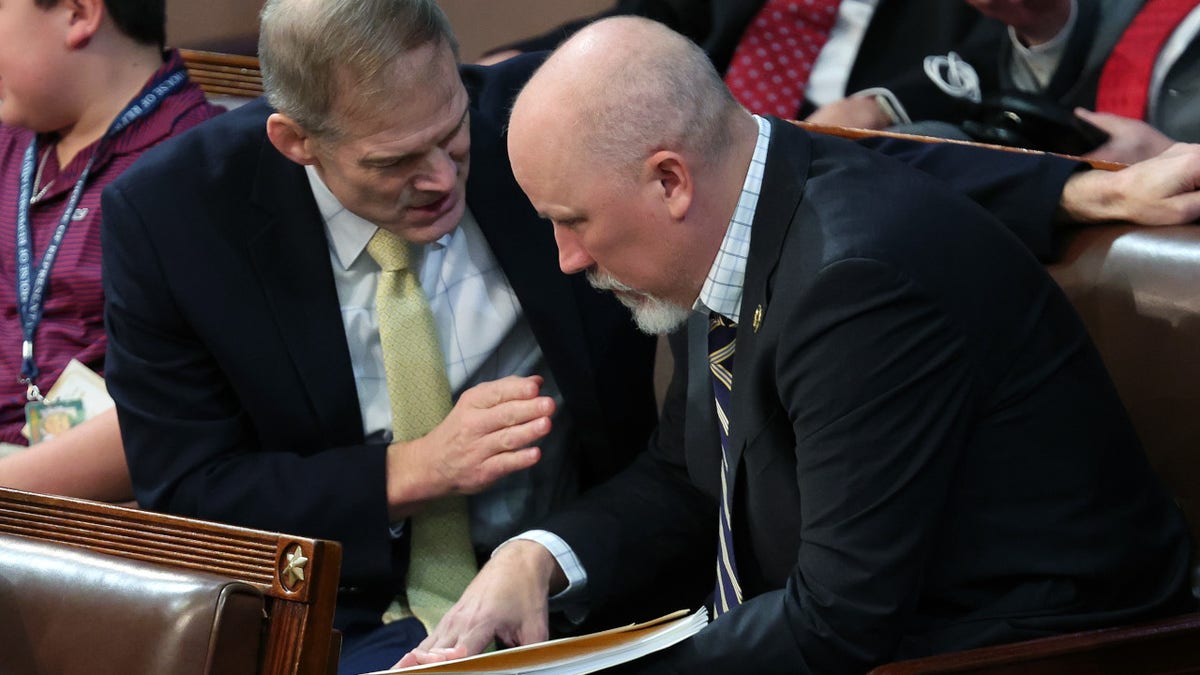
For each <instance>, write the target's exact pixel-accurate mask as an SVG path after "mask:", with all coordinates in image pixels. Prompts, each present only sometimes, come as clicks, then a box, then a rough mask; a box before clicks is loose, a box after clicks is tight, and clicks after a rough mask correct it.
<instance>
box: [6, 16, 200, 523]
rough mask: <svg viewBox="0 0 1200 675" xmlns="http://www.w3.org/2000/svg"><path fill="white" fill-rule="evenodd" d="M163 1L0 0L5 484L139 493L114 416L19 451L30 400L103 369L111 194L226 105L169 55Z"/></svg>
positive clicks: (108, 496)
mask: <svg viewBox="0 0 1200 675" xmlns="http://www.w3.org/2000/svg"><path fill="white" fill-rule="evenodd" d="M164 4H165V3H164V2H163V0H11V1H7V0H6V1H5V2H4V3H3V5H0V182H2V187H0V189H2V190H3V194H4V195H5V196H4V197H3V198H0V229H3V235H2V236H0V260H3V262H0V287H2V288H3V291H0V345H3V348H0V442H2V443H4V444H9V446H10V447H9V450H10V451H13V453H12V454H10V455H9V456H7V457H4V458H3V459H0V485H4V486H7V487H16V488H21V489H26V490H34V491H40V492H54V493H62V494H68V495H71V496H76V497H86V498H92V499H102V500H112V501H116V500H125V499H129V498H130V497H131V495H132V492H131V491H130V487H129V477H128V473H127V471H126V470H125V462H124V456H123V454H122V450H121V445H120V438H119V434H118V430H117V418H116V415H115V414H114V413H112V412H108V413H103V414H101V415H99V416H98V417H96V418H95V419H92V420H89V421H87V422H85V423H84V424H83V425H82V426H79V427H74V428H71V429H70V430H67V431H64V432H62V433H59V434H56V435H55V436H54V437H53V438H51V439H48V440H45V441H43V442H42V443H41V444H38V445H36V446H34V447H33V448H32V449H28V450H18V449H17V448H14V447H11V446H24V445H25V444H26V443H27V441H26V439H25V438H24V437H23V436H22V434H21V428H22V426H24V425H25V423H26V404H27V403H30V404H32V405H33V406H38V405H39V402H38V401H37V398H38V396H39V395H40V394H42V393H45V392H46V391H47V390H48V389H50V387H51V386H52V385H53V384H54V383H55V381H57V379H58V377H59V375H60V374H61V373H62V371H63V368H64V367H66V365H67V363H68V362H69V361H70V360H71V359H76V360H78V361H79V362H81V363H83V364H84V365H86V366H87V367H89V368H92V369H93V370H96V371H102V370H103V366H104V352H105V346H106V340H105V333H104V324H103V319H102V311H103V304H104V295H103V291H102V288H101V280H100V193H101V191H102V190H103V189H104V187H105V186H106V185H108V184H109V183H110V182H112V180H113V179H114V178H115V177H116V176H118V175H119V174H120V173H121V172H123V171H125V170H126V169H127V168H128V167H129V166H130V165H131V164H133V162H134V161H135V160H136V159H137V158H139V157H140V156H141V155H142V153H143V152H145V151H146V150H147V149H148V148H150V147H152V146H153V145H155V144H157V143H159V142H160V141H162V140H163V139H165V138H168V137H170V136H173V135H175V134H178V133H180V132H182V131H184V130H186V129H188V128H190V127H193V126H195V125H196V124H199V123H200V122H202V121H204V120H206V119H208V118H210V117H212V116H214V115H216V114H217V113H218V112H220V109H218V108H214V107H213V106H210V105H209V104H208V103H207V102H206V101H205V98H204V94H203V92H201V91H200V89H199V88H198V87H196V86H195V85H194V84H192V83H191V82H189V81H188V79H187V74H186V73H185V72H184V70H183V63H182V61H181V60H180V58H179V55H178V53H176V52H174V51H169V52H164V51H163V40H164V26H165V15H164V11H165V10H164ZM159 88H160V89H159ZM135 106H140V108H137V109H136V110H135V109H134V107H135ZM18 279H28V280H29V284H28V285H27V286H22V285H21V284H20V283H18ZM19 287H20V290H18V288H19ZM26 291H27V292H26ZM23 343H28V345H29V347H30V349H29V350H28V351H26V350H23V349H22V344H23Z"/></svg>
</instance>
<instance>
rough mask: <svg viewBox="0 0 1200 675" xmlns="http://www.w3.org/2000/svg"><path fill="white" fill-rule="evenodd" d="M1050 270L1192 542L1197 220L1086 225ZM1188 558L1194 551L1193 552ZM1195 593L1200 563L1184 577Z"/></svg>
mask: <svg viewBox="0 0 1200 675" xmlns="http://www.w3.org/2000/svg"><path fill="white" fill-rule="evenodd" d="M1050 272H1051V274H1052V275H1053V276H1054V278H1055V279H1056V280H1057V281H1058V283H1059V285H1060V286H1062V287H1063V290H1064V291H1066V293H1067V296H1068V297H1070V298H1071V301H1072V303H1074V305H1075V307H1076V309H1078V310H1079V314H1080V316H1082V317H1083V320H1084V323H1086V324H1087V327H1088V331H1089V332H1090V333H1091V335H1092V339H1093V340H1094V341H1095V343H1096V346H1097V347H1098V348H1099V349H1100V353H1101V355H1102V356H1103V357H1104V362H1105V364H1106V365H1107V366H1108V370H1109V372H1110V373H1111V374H1112V377H1113V381H1114V382H1115V383H1116V385H1117V390H1118V392H1119V393H1120V395H1121V399H1122V400H1123V401H1124V403H1125V407H1126V409H1127V410H1128V411H1129V415H1130V417H1131V418H1132V419H1133V423H1134V426H1135V427H1137V431H1138V435H1139V436H1140V437H1141V439H1142V445H1143V446H1144V447H1145V449H1146V454H1147V456H1149V458H1150V463H1151V464H1152V465H1153V466H1154V468H1155V470H1156V472H1157V473H1158V475H1159V476H1161V477H1162V479H1163V481H1164V482H1166V484H1167V487H1168V488H1170V490H1171V491H1172V493H1173V494H1174V495H1175V498H1176V501H1178V503H1179V505H1180V507H1181V508H1182V509H1183V511H1184V514H1185V515H1186V516H1187V519H1188V524H1189V525H1190V526H1191V531H1192V540H1193V542H1194V543H1195V546H1194V550H1193V555H1194V556H1195V551H1197V550H1200V227H1170V228H1166V227H1164V228H1147V227H1132V226H1110V227H1091V228H1085V229H1082V230H1079V231H1078V232H1075V233H1074V234H1073V235H1071V237H1070V238H1069V241H1068V243H1067V246H1066V249H1065V251H1064V254H1063V256H1062V258H1061V260H1060V261H1059V262H1058V263H1057V264H1054V265H1051V266H1050ZM1194 559H1196V558H1195V557H1194ZM1193 587H1194V588H1196V589H1197V590H1198V594H1200V569H1196V570H1195V574H1194V575H1193Z"/></svg>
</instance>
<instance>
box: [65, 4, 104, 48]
mask: <svg viewBox="0 0 1200 675" xmlns="http://www.w3.org/2000/svg"><path fill="white" fill-rule="evenodd" d="M59 7H60V8H62V9H64V10H65V11H66V12H67V47H69V48H70V49H81V48H83V47H86V46H87V45H88V43H89V42H91V40H92V38H93V37H94V36H95V35H96V31H98V30H100V24H101V23H102V22H103V21H104V17H105V14H106V12H107V11H108V10H107V9H106V8H105V7H104V0H62V2H61V3H59Z"/></svg>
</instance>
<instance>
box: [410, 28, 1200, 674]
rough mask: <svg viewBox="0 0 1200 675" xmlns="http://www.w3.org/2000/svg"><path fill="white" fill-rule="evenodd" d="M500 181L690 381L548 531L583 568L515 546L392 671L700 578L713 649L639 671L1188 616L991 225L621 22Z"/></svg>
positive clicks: (835, 667) (1040, 294)
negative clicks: (555, 598)
mask: <svg viewBox="0 0 1200 675" xmlns="http://www.w3.org/2000/svg"><path fill="white" fill-rule="evenodd" d="M635 46H636V48H635ZM509 153H510V157H511V160H512V164H513V172H514V175H515V176H516V178H517V181H518V183H520V185H521V187H522V189H523V190H524V191H525V193H526V194H527V195H528V196H529V198H530V200H531V202H532V203H533V205H534V206H535V207H536V208H537V210H538V211H539V213H541V214H542V215H543V216H544V217H546V218H548V219H549V220H550V221H551V222H552V223H553V226H554V232H555V239H556V241H557V243H558V248H559V265H560V267H561V268H562V269H563V271H564V272H566V273H569V274H570V273H579V272H585V273H587V274H588V275H589V276H590V277H591V278H593V279H594V280H596V281H597V282H600V283H599V285H601V286H604V287H614V285H615V284H614V282H615V283H619V284H620V286H619V287H618V288H619V290H616V291H615V292H616V294H617V295H618V297H619V298H620V299H621V300H622V302H623V303H624V304H625V305H627V306H629V307H631V308H632V309H633V312H634V316H635V319H636V320H637V321H638V322H639V325H641V326H643V327H644V328H651V327H653V328H655V329H660V330H661V329H663V328H678V329H679V330H678V331H677V332H676V333H675V334H674V335H673V338H672V346H673V348H674V349H675V350H676V378H675V380H674V381H673V382H672V386H671V388H670V391H669V393H668V396H667V401H666V403H665V406H664V411H663V415H662V418H661V421H660V425H659V429H658V432H657V434H656V436H655V440H654V442H653V443H652V445H651V447H650V449H649V451H648V452H647V453H645V454H644V455H643V456H641V457H640V458H639V459H638V460H637V461H636V462H635V464H634V465H633V466H632V467H630V468H629V469H627V470H626V471H625V472H623V473H622V474H620V475H618V476H617V477H616V478H614V479H613V480H612V481H610V482H609V483H607V484H606V485H603V486H601V487H600V488H598V489H597V490H595V491H593V492H591V493H589V494H588V495H586V496H585V497H584V498H582V499H581V500H580V501H579V502H577V503H576V504H575V505H574V506H573V507H571V508H570V509H568V510H567V511H565V512H563V513H559V514H557V515H555V516H553V517H551V518H550V519H549V520H548V521H547V522H546V523H544V524H543V527H544V528H545V529H546V530H548V531H551V532H554V533H555V534H557V535H558V536H559V537H561V538H562V540H563V541H564V542H566V544H567V545H568V546H569V548H570V550H569V551H566V552H562V551H559V552H556V553H555V554H551V552H550V551H549V550H547V549H545V548H542V547H541V546H540V545H539V544H536V543H534V542H529V541H514V542H510V543H508V544H506V545H504V546H502V547H501V548H500V549H499V550H498V551H497V552H496V553H495V555H494V556H493V558H492V560H491V562H489V564H488V565H487V566H485V568H484V569H483V571H481V573H480V574H479V576H478V577H476V579H475V581H474V582H473V583H472V585H471V586H470V587H468V589H467V591H466V592H465V593H464V595H463V598H462V600H460V602H459V603H458V605H457V606H456V607H455V608H454V609H452V610H451V612H450V613H449V614H448V615H447V617H446V618H445V619H444V620H443V622H442V624H441V625H439V626H438V628H437V629H436V630H435V631H434V632H433V634H432V635H431V637H430V638H428V639H427V640H426V641H424V642H423V643H422V645H421V647H420V648H419V649H418V650H416V651H414V652H412V653H410V654H409V655H407V656H406V657H405V658H404V659H403V660H402V661H401V665H412V664H415V663H419V662H431V661H437V660H443V659H446V658H453V657H456V656H461V655H465V654H467V653H473V652H475V651H478V650H479V649H480V648H482V646H483V645H484V644H486V643H487V641H488V640H490V639H491V638H492V636H493V635H495V636H497V637H499V638H500V639H501V640H502V641H504V642H506V643H522V644H523V643H528V642H532V641H536V640H539V639H543V638H544V637H545V636H546V634H547V631H546V608H547V597H548V596H550V595H554V594H560V593H561V594H563V595H562V596H561V597H560V599H563V600H568V599H575V600H577V601H579V602H581V603H583V604H584V605H585V606H587V607H589V608H595V607H603V606H605V605H608V604H612V603H620V602H622V601H624V600H627V599H628V598H629V597H630V596H635V595H636V594H638V593H639V592H641V589H644V588H647V587H651V586H653V585H654V584H656V583H657V582H658V581H660V580H662V579H665V578H668V577H670V576H671V575H674V574H677V573H678V572H679V571H680V570H683V569H689V568H691V567H693V566H697V565H701V566H706V567H708V568H709V569H712V568H713V567H717V568H718V569H719V570H720V571H718V573H717V574H716V583H715V585H716V592H715V593H714V598H715V601H714V604H715V605H716V607H715V608H714V609H715V614H716V618H715V619H714V620H713V621H712V622H711V623H710V624H709V626H708V627H707V628H706V629H704V630H703V631H702V632H701V633H700V634H698V635H697V636H695V637H693V638H691V639H689V640H686V641H684V642H682V643H680V644H679V645H677V646H676V647H673V648H671V649H669V650H666V651H665V652H662V653H660V654H658V655H656V656H654V657H652V658H650V659H646V660H642V661H638V662H636V663H635V664H633V665H632V670H635V671H638V672H643V671H644V672H656V673H659V672H698V671H699V670H701V669H703V670H704V671H707V672H772V671H781V672H793V673H794V672H816V673H828V672H853V671H858V672H861V671H865V670H867V669H869V668H871V667H872V666H874V665H877V664H879V663H882V662H886V661H889V660H893V659H896V658H902V657H908V656H916V655H922V654H929V653H939V652H946V651H955V650H959V649H965V648H970V647H975V646H979V645H983V644H992V643H1000V642H1006V641H1013V640H1019V639H1024V638H1030V637H1036V636H1042V635H1049V634H1054V633H1061V632H1067V631H1073V630H1079V629H1084V628H1092V627H1098V626H1103V625H1115V624H1120V623H1126V622H1130V621H1134V620H1138V619H1143V618H1150V617H1154V616H1163V615H1168V614H1172V613H1180V612H1184V611H1188V610H1189V609H1194V600H1193V599H1192V598H1191V596H1190V594H1189V592H1188V589H1187V580H1188V572H1187V570H1188V558H1189V544H1188V539H1187V533H1186V527H1185V525H1184V522H1183V519H1182V515H1181V514H1180V512H1179V511H1178V509H1177V508H1176V507H1175V506H1174V504H1173V503H1172V502H1171V500H1170V499H1169V497H1168V496H1167V494H1166V493H1165V491H1164V489H1163V488H1162V486H1161V484H1160V483H1159V481H1158V480H1157V478H1156V477H1155V476H1154V475H1153V473H1152V472H1151V470H1150V468H1149V466H1148V464H1147V462H1146V460H1145V457H1144V456H1143V454H1142V452H1141V450H1140V447H1139V445H1138V441H1137V439H1136V437H1135V435H1134V432H1133V429H1132V427H1131V426H1130V424H1129V421H1128V419H1127V417H1126V415H1125V412H1124V410H1123V408H1122V406H1121V404H1120V401H1119V400H1118V399H1117V396H1116V393H1115V391H1114V390H1113V387H1112V385H1111V383H1110V382H1109V379H1108V376H1107V373H1106V372H1105V370H1104V367H1103V365H1102V364H1101V362H1100V359H1099V356H1098V354H1097V353H1096V350H1095V348H1094V346H1093V345H1092V344H1091V342H1090V340H1089V338H1088V336H1087V333H1086V331H1085V329H1084V327H1083V325H1082V323H1081V322H1080V321H1079V319H1078V317H1077V316H1076V315H1075V314H1074V312H1073V310H1072V309H1071V307H1070V305H1069V303H1068V301H1067V300H1066V298H1065V297H1064V296H1063V295H1062V293H1061V291H1060V290H1059V289H1058V288H1057V286H1056V285H1055V284H1054V282H1053V281H1052V280H1051V279H1050V278H1049V277H1048V275H1047V274H1046V273H1045V271H1044V269H1043V268H1042V267H1041V266H1040V265H1039V264H1038V263H1037V261H1036V260H1035V259H1034V258H1033V257H1031V256H1030V255H1029V254H1028V251H1026V250H1025V249H1024V248H1022V247H1021V246H1020V244H1019V243H1018V242H1017V240H1016V239H1014V238H1013V237H1011V235H1010V234H1009V233H1008V232H1006V231H1005V230H1004V229H1003V228H1002V227H1001V226H1000V225H999V223H998V222H997V221H995V220H994V219H993V218H992V217H990V216H989V215H988V214H987V213H985V212H984V211H983V210H981V209H980V208H979V207H978V206H977V205H975V204H973V203H970V202H968V201H967V200H965V199H963V198H962V197H961V196H959V195H956V194H954V193H951V192H949V191H948V190H947V188H946V186H945V185H944V184H942V183H939V182H936V181H934V180H931V179H930V178H929V177H928V176H926V175H924V174H921V173H919V172H916V171H913V170H911V169H909V168H907V167H904V166H901V165H899V164H897V163H895V162H894V161H892V160H890V159H887V158H885V157H882V156H880V155H877V154H875V153H872V152H869V151H867V150H864V149H862V148H861V147H858V146H856V145H854V144H851V143H848V142H845V141H841V140H837V139H831V138H826V137H820V136H811V135H809V134H807V133H805V132H804V131H802V130H799V129H797V128H795V127H794V126H792V125H789V124H787V123H786V122H783V121H780V120H775V119H767V118H759V117H756V116H752V115H750V114H749V113H747V112H746V111H745V110H743V109H742V108H741V107H740V106H738V105H737V104H736V103H735V102H734V101H733V100H732V99H731V98H730V96H729V94H728V92H727V91H726V90H725V88H724V87H723V85H722V83H721V80H720V78H719V77H718V76H717V75H716V73H715V72H714V71H713V70H712V67H711V65H709V63H708V61H707V59H706V58H705V56H704V54H703V53H702V52H700V51H699V49H697V48H696V47H695V45H693V44H691V43H689V42H687V41H686V40H684V39H682V38H681V37H680V36H678V35H676V34H674V33H672V32H671V31H669V30H668V29H666V28H664V27H662V26H661V25H659V24H655V23H653V22H648V21H644V20H640V19H632V18H618V19H611V20H606V21H602V22H599V23H596V24H593V25H592V26H590V27H588V28H586V29H584V30H583V31H581V32H580V33H579V34H577V35H576V36H575V37H574V38H573V39H572V40H571V41H569V42H568V43H566V44H565V45H564V46H563V47H562V48H561V49H560V50H559V51H558V52H556V53H555V55H554V56H552V57H551V58H550V59H549V60H548V61H547V62H546V64H545V65H544V66H543V67H542V68H541V70H539V71H538V73H537V74H535V76H534V77H533V79H532V80H531V81H530V83H529V84H528V85H527V86H526V88H525V90H524V91H523V92H522V94H521V95H520V97H519V98H518V99H517V103H516V105H515V106H514V109H513V114H512V118H511V120H510V134H509ZM997 161H1003V160H1001V159H997ZM1135 175H1136V174H1135ZM1125 178H1126V179H1127V178H1128V176H1127V177H1125ZM1089 180H1090V179H1089ZM1110 180H1111V179H1110ZM1085 185H1086V183H1085ZM1064 198H1065V199H1068V197H1067V196H1064ZM1068 201H1069V199H1068ZM1085 208H1094V207H1092V206H1088V207H1085ZM985 301H986V305H983V304H981V303H984V302H985ZM714 325H716V326H717V328H716V329H714V328H713V326H714ZM729 326H732V327H733V331H728V330H725V331H723V330H722V327H729ZM721 332H734V333H735V339H734V340H733V342H732V343H722V344H715V343H716V339H715V337H714V336H717V335H719V334H720V333H721ZM710 350H712V351H713V353H714V354H719V355H720V356H714V357H712V359H710V355H709V352H710ZM730 353H732V357H731V358H729V354H730ZM710 372H712V373H715V376H714V375H710ZM723 386H724V387H726V390H725V392H724V394H722V391H721V387H723ZM1085 469H1086V470H1085ZM1114 486H1119V489H1115V487H1114ZM718 541H720V542H721V543H722V546H721V548H722V549H723V550H724V551H725V552H726V553H727V555H722V556H720V557H718V554H717V552H716V551H717V549H718V546H717V544H718ZM568 563H569V564H568ZM575 568H578V570H579V571H574V570H575Z"/></svg>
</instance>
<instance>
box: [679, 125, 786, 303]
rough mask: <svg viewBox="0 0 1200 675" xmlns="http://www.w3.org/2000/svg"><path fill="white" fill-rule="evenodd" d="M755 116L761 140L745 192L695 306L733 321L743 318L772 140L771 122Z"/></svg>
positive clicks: (755, 152)
mask: <svg viewBox="0 0 1200 675" xmlns="http://www.w3.org/2000/svg"><path fill="white" fill-rule="evenodd" d="M754 119H755V121H756V122H758V141H757V142H756V143H755V145H754V155H753V157H751V158H750V168H749V169H748V170H747V171H746V180H745V181H743V183H742V194H741V196H740V197H738V203H737V208H735V209H734V210H733V217H732V218H730V220H729V227H728V228H727V229H726V230H725V238H724V239H722V240H721V249H720V250H719V251H717V258H716V260H714V261H713V264H712V267H711V268H710V269H709V270H708V277H707V278H706V279H705V280H704V286H703V287H702V288H701V289H700V296H699V297H698V298H696V304H695V305H693V307H692V308H693V309H695V310H696V311H697V312H701V313H703V314H709V313H712V312H716V313H717V314H720V315H721V316H723V317H725V318H726V319H729V320H730V321H733V322H734V323H737V322H738V320H739V319H740V314H741V307H742V286H743V285H744V284H745V282H746V259H747V258H748V257H749V255H750V224H751V223H753V222H754V212H755V211H756V210H757V209H758V195H759V193H760V192H761V191H762V181H763V171H764V169H765V168H766V163H767V146H768V145H770V143H771V123H770V122H768V121H767V120H765V119H763V118H762V117H759V116H758V115H755V116H754Z"/></svg>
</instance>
